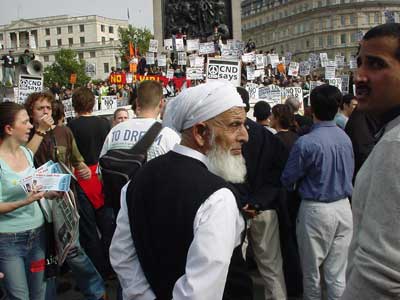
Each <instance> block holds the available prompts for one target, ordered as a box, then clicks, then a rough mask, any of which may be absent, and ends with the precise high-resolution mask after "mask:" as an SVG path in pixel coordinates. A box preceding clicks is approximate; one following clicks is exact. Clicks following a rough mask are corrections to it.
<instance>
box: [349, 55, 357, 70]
mask: <svg viewBox="0 0 400 300" xmlns="http://www.w3.org/2000/svg"><path fill="white" fill-rule="evenodd" d="M349 68H350V69H357V59H356V58H355V57H354V56H352V57H350V60H349Z"/></svg>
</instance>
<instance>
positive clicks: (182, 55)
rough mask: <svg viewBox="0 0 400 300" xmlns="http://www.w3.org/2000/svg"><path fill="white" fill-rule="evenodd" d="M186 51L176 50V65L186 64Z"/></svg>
mask: <svg viewBox="0 0 400 300" xmlns="http://www.w3.org/2000/svg"><path fill="white" fill-rule="evenodd" d="M186 58H187V56H186V52H178V65H181V66H186Z"/></svg>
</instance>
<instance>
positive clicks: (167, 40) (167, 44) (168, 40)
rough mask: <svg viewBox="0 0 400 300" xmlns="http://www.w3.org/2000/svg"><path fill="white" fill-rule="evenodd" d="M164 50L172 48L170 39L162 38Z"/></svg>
mask: <svg viewBox="0 0 400 300" xmlns="http://www.w3.org/2000/svg"><path fill="white" fill-rule="evenodd" d="M164 50H166V51H172V50H174V46H173V42H172V39H165V40H164Z"/></svg>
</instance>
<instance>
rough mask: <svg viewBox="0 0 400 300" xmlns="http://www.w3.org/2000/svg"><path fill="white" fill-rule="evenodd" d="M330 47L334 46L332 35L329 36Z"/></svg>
mask: <svg viewBox="0 0 400 300" xmlns="http://www.w3.org/2000/svg"><path fill="white" fill-rule="evenodd" d="M328 46H333V35H332V34H329V35H328Z"/></svg>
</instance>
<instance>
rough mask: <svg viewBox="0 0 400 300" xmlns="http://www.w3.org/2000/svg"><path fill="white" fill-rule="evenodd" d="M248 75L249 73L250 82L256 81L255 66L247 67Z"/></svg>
mask: <svg viewBox="0 0 400 300" xmlns="http://www.w3.org/2000/svg"><path fill="white" fill-rule="evenodd" d="M246 73H247V80H248V81H251V80H254V79H256V77H255V75H254V67H253V66H246Z"/></svg>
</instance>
